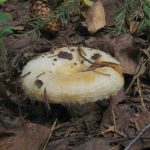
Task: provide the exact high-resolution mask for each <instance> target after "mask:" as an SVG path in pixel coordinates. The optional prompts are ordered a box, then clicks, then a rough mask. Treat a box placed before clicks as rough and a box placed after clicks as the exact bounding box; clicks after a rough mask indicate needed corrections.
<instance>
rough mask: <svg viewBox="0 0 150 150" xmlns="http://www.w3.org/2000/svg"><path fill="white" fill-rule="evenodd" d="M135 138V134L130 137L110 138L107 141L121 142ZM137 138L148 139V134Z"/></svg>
mask: <svg viewBox="0 0 150 150" xmlns="http://www.w3.org/2000/svg"><path fill="white" fill-rule="evenodd" d="M134 138H135V136H131V137H125V138H116V139H111V140H109V141H108V142H109V143H110V144H112V143H117V142H123V141H129V140H133V139H134ZM139 139H148V140H149V139H150V137H148V136H141V137H140V138H139Z"/></svg>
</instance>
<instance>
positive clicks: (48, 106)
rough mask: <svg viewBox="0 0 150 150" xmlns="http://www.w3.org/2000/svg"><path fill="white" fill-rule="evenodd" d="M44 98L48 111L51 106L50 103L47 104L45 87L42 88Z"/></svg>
mask: <svg viewBox="0 0 150 150" xmlns="http://www.w3.org/2000/svg"><path fill="white" fill-rule="evenodd" d="M44 100H45V102H46V106H47V108H48V110H49V111H50V110H51V108H50V105H49V103H48V98H47V92H46V88H44Z"/></svg>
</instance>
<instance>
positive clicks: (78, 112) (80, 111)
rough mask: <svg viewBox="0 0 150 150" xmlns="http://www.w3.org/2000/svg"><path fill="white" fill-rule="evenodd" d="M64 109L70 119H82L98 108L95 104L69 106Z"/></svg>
mask: <svg viewBox="0 0 150 150" xmlns="http://www.w3.org/2000/svg"><path fill="white" fill-rule="evenodd" d="M65 108H66V109H67V111H68V113H69V115H70V116H71V117H72V118H76V117H82V116H85V115H89V114H91V113H93V112H97V111H99V110H100V109H99V106H98V105H97V103H86V104H80V105H79V104H71V105H65Z"/></svg>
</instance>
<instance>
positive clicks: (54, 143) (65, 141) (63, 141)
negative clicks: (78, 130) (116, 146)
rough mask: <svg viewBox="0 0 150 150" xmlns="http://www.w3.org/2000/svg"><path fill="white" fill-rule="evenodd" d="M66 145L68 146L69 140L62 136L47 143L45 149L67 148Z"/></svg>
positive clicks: (57, 149)
mask: <svg viewBox="0 0 150 150" xmlns="http://www.w3.org/2000/svg"><path fill="white" fill-rule="evenodd" d="M68 147H69V140H68V139H66V138H63V139H59V140H56V141H52V142H50V143H48V145H47V147H46V150H67V149H68Z"/></svg>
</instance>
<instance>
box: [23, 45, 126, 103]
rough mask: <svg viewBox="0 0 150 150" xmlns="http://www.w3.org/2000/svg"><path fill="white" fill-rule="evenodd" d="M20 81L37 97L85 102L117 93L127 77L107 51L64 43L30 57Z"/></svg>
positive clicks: (57, 100) (27, 90) (30, 93)
mask: <svg viewBox="0 0 150 150" xmlns="http://www.w3.org/2000/svg"><path fill="white" fill-rule="evenodd" d="M79 49H80V50H79ZM21 83H22V88H23V90H24V92H25V93H26V94H27V95H28V96H29V97H31V98H33V99H35V100H38V101H43V102H44V101H48V102H50V103H62V104H65V103H66V104H67V103H69V104H72V103H73V104H74V103H79V104H83V103H88V102H95V101H97V100H102V99H104V98H108V97H109V96H111V95H114V94H116V92H118V91H119V90H120V89H121V88H122V86H123V85H124V78H123V74H122V69H121V67H120V65H119V62H118V61H117V60H116V59H114V58H113V57H111V56H110V55H108V54H106V53H105V52H102V51H100V50H97V49H92V48H86V47H80V48H78V47H63V48H57V49H56V50H55V51H54V53H53V54H52V53H50V52H47V53H44V54H42V55H40V56H38V57H36V58H34V59H33V60H31V61H29V62H28V63H27V65H26V66H25V67H24V69H23V71H22V74H21Z"/></svg>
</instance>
